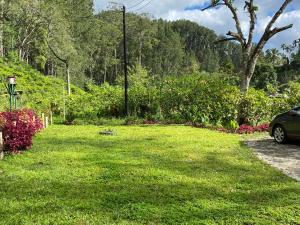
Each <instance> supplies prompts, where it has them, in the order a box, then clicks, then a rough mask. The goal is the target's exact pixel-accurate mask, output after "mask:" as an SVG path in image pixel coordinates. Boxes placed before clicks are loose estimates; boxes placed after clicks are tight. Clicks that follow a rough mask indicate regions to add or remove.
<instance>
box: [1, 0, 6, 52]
mask: <svg viewBox="0 0 300 225" xmlns="http://www.w3.org/2000/svg"><path fill="white" fill-rule="evenodd" d="M4 4H5V2H4V0H0V57H2V58H3V56H4V46H3V39H4V37H3V36H4Z"/></svg>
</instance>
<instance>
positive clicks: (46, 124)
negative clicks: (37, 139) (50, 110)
mask: <svg viewBox="0 0 300 225" xmlns="http://www.w3.org/2000/svg"><path fill="white" fill-rule="evenodd" d="M48 127H49V118H48V116H46V117H45V128H48Z"/></svg>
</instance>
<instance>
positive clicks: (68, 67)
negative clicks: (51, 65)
mask: <svg viewBox="0 0 300 225" xmlns="http://www.w3.org/2000/svg"><path fill="white" fill-rule="evenodd" d="M66 67H67V83H68V95H69V96H70V95H71V76H70V66H69V63H66Z"/></svg>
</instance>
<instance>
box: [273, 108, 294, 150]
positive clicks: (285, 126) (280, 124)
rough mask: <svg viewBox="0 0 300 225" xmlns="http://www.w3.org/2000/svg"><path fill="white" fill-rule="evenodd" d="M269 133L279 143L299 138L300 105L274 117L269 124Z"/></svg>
mask: <svg viewBox="0 0 300 225" xmlns="http://www.w3.org/2000/svg"><path fill="white" fill-rule="evenodd" d="M269 133H270V135H271V136H272V137H274V139H275V141H276V142H277V143H279V144H284V143H286V142H287V141H288V140H290V139H293V140H300V107H297V108H294V109H292V110H290V111H289V112H285V113H282V114H280V115H278V116H276V117H275V119H274V120H273V121H272V122H271V124H270V126H269Z"/></svg>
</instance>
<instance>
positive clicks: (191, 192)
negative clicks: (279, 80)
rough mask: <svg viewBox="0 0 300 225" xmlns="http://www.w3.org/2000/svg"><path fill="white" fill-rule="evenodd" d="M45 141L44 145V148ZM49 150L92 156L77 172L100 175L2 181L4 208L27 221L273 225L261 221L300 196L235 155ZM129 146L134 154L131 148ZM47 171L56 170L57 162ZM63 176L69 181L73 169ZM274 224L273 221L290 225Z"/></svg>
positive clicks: (115, 146)
mask: <svg viewBox="0 0 300 225" xmlns="http://www.w3.org/2000/svg"><path fill="white" fill-rule="evenodd" d="M45 139H47V138H44V139H43V142H45V141H46V142H47V140H45ZM49 142H50V143H51V149H52V151H53V152H59V151H70V150H69V149H72V148H74V149H77V150H76V151H84V150H85V149H86V148H87V149H91V152H90V153H86V154H85V155H83V156H81V157H79V158H78V161H79V162H80V163H81V167H82V168H77V169H82V170H85V169H86V168H88V166H94V167H97V168H99V171H100V172H97V173H91V174H90V177H82V176H80V174H78V176H77V175H76V176H74V177H73V178H71V179H69V178H66V177H64V176H62V175H60V174H59V173H58V174H53V176H54V177H55V176H56V177H57V179H53V177H51V179H46V178H37V179H35V180H34V179H25V178H23V177H16V178H14V179H9V178H7V177H6V178H5V177H3V176H0V183H1V188H0V200H1V199H2V200H5V201H6V202H7V201H8V202H19V204H20V205H21V206H22V207H23V208H22V209H21V212H22V213H24V214H25V215H28V214H30V213H31V214H32V216H33V217H35V216H36V217H43V218H47V217H49V216H51V215H54V214H55V215H57V218H58V217H60V214H61V212H65V213H67V214H70V215H72V214H73V213H74V212H79V213H80V214H81V215H85V214H91V213H95V212H97V213H98V214H99V215H100V214H101V215H104V216H105V217H107V218H109V221H114V222H116V223H117V222H118V221H121V220H128V221H130V222H133V221H134V222H140V223H154V224H156V223H167V224H177V223H187V224H191V223H193V222H199V221H211V222H212V221H214V222H220V221H231V222H238V223H240V224H242V223H249V222H253V221H252V220H253V219H255V220H256V219H258V220H261V221H265V222H266V221H268V218H270V214H268V213H266V215H265V218H264V215H262V214H260V212H262V211H264V210H265V209H266V208H269V209H274V210H275V209H276V208H277V207H278V205H280V206H281V207H285V206H289V207H291V206H295V205H297V200H296V199H297V197H299V194H300V189H299V186H296V185H295V183H294V182H293V181H291V180H290V179H288V178H286V177H285V176H283V175H281V173H279V172H276V171H274V170H272V169H270V168H264V169H262V164H261V163H260V162H257V161H253V162H251V160H252V159H247V158H244V161H243V160H242V161H241V162H240V161H239V160H236V159H237V158H233V157H234V154H235V152H233V153H226V152H225V153H220V152H210V151H206V152H201V149H200V150H199V154H202V156H201V158H200V159H197V160H193V159H189V158H187V157H183V155H182V153H181V152H180V151H177V152H176V151H169V153H168V151H166V152H165V151H163V152H160V151H158V152H153V151H149V148H152V147H153V146H156V147H157V148H160V147H162V148H166V149H168V148H170V149H172V148H173V147H174V146H172V143H164V142H163V141H161V140H160V138H159V137H146V138H139V139H136V138H125V139H123V140H114V139H112V138H101V139H100V138H99V139H98V140H94V139H89V138H64V139H61V138H53V137H52V138H51V139H49ZM128 143H131V144H130V146H131V147H130V148H127V147H126V145H127V144H128ZM145 143H147V145H145ZM45 147H49V146H45ZM80 147H81V148H80ZM242 150H243V149H241V151H242ZM74 151H75V150H74ZM99 153H100V154H99ZM49 154H51V152H50V153H49ZM122 157H124V160H121V159H122ZM242 158H243V156H239V159H242ZM66 160H67V159H66ZM245 160H249V161H250V162H247V161H245ZM49 163H52V164H54V165H55V159H53V162H49ZM40 166H41V167H42V164H41V165H40ZM40 169H41V168H40V167H39V168H37V172H38V170H40ZM64 169H65V170H69V171H70V173H71V171H72V170H73V169H75V168H72V167H71V166H70V167H66V168H64ZM272 186H274V188H276V189H273V188H272ZM19 190H21V191H19ZM0 202H1V201H0ZM298 203H299V202H298ZM0 205H1V203H0ZM45 206H48V207H45ZM0 209H1V213H4V214H5V215H7V216H14V215H16V214H18V213H19V210H20V208H19V207H0ZM277 216H278V218H276V215H273V217H272V219H273V220H275V221H276V220H278V221H281V222H283V223H284V222H286V221H285V220H281V218H280V215H277ZM95 217H97V215H95ZM67 219H68V218H67ZM67 219H66V220H67ZM69 219H70V218H69ZM53 220H54V223H55V218H53Z"/></svg>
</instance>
